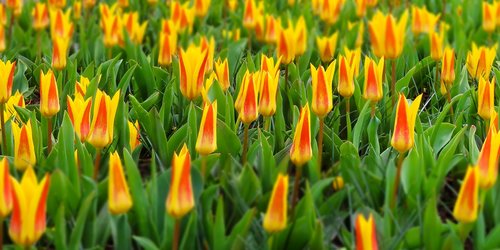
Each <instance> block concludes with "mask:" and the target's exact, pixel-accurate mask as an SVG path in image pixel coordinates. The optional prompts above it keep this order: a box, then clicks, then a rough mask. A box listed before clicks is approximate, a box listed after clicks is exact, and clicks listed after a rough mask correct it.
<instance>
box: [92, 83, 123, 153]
mask: <svg viewBox="0 0 500 250" xmlns="http://www.w3.org/2000/svg"><path fill="white" fill-rule="evenodd" d="M119 100H120V90H118V91H117V92H116V93H115V95H114V96H113V98H111V97H110V96H108V95H107V94H106V93H105V92H103V91H101V90H97V93H96V97H95V98H94V112H93V117H92V123H91V124H92V125H91V127H90V132H89V137H88V139H87V141H88V142H89V143H90V144H91V145H92V146H94V147H95V148H97V149H102V148H105V147H106V146H108V145H109V144H111V142H112V141H113V131H114V124H115V115H116V109H117V107H118V101H119Z"/></svg>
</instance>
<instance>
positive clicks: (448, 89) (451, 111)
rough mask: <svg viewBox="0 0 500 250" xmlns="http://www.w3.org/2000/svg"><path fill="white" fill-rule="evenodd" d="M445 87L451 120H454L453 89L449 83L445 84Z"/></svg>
mask: <svg viewBox="0 0 500 250" xmlns="http://www.w3.org/2000/svg"><path fill="white" fill-rule="evenodd" d="M444 86H445V88H446V99H447V100H448V103H449V104H450V115H451V119H453V105H452V104H451V88H450V86H449V85H448V84H447V83H444Z"/></svg>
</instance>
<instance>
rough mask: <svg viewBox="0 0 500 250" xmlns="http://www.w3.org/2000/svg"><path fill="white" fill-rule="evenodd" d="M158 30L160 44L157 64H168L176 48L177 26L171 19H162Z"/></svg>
mask: <svg viewBox="0 0 500 250" xmlns="http://www.w3.org/2000/svg"><path fill="white" fill-rule="evenodd" d="M162 23H163V25H162V26H163V28H162V30H161V31H160V45H159V52H158V64H160V65H161V66H168V65H170V64H171V63H172V57H173V56H174V55H175V53H176V50H177V28H176V27H175V24H174V23H173V22H172V21H171V20H168V21H163V22H162Z"/></svg>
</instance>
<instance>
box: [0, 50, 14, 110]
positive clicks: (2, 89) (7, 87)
mask: <svg viewBox="0 0 500 250" xmlns="http://www.w3.org/2000/svg"><path fill="white" fill-rule="evenodd" d="M15 70H16V62H14V63H11V62H10V61H7V62H4V61H1V60H0V103H6V102H7V101H8V100H9V98H10V96H11V95H12V84H13V82H14V71H15Z"/></svg>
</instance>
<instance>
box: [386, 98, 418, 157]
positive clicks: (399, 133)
mask: <svg viewBox="0 0 500 250" xmlns="http://www.w3.org/2000/svg"><path fill="white" fill-rule="evenodd" d="M421 100H422V95H419V96H417V98H415V100H413V102H412V104H411V105H409V104H408V101H407V100H406V97H405V95H404V94H399V101H398V105H397V107H396V120H394V132H393V134H392V138H391V145H392V147H393V148H394V149H396V150H397V151H398V152H399V153H401V154H403V153H405V152H406V151H408V150H410V149H411V148H412V147H413V144H414V143H415V139H414V138H415V131H414V129H415V119H416V118H417V115H418V108H419V106H420V101H421Z"/></svg>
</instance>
